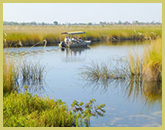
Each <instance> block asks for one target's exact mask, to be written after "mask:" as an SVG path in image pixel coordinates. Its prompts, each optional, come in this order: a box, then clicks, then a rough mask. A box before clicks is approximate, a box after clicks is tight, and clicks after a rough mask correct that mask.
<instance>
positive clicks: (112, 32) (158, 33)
mask: <svg viewBox="0 0 165 130" xmlns="http://www.w3.org/2000/svg"><path fill="white" fill-rule="evenodd" d="M67 31H85V32H86V33H87V35H86V39H88V40H92V42H98V41H106V42H120V41H123V40H152V39H157V38H158V37H162V26H160V25H148V26H146V25H115V26H113V25H108V26H100V25H97V26H88V25H80V26H73V25H68V26H66V25H61V26H3V43H4V47H11V46H12V47H16V46H33V45H40V46H43V45H44V44H45V40H46V41H47V45H58V43H59V41H60V33H61V32H67ZM64 37H65V36H64V35H63V36H62V40H63V39H64ZM81 37H82V38H83V39H85V35H82V36H81Z"/></svg>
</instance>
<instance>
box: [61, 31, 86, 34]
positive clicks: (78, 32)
mask: <svg viewBox="0 0 165 130" xmlns="http://www.w3.org/2000/svg"><path fill="white" fill-rule="evenodd" d="M61 34H70V35H75V34H85V32H83V31H74V32H62V33H61Z"/></svg>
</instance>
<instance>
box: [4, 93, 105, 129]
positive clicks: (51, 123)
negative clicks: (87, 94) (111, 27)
mask: <svg viewBox="0 0 165 130" xmlns="http://www.w3.org/2000/svg"><path fill="white" fill-rule="evenodd" d="M95 101H96V100H94V99H92V100H90V101H89V103H87V104H86V105H85V106H83V104H84V103H82V102H80V103H78V102H77V101H74V102H73V104H72V110H70V109H69V108H68V106H67V105H66V104H65V102H62V101H61V100H60V99H59V100H56V101H54V100H53V99H47V98H45V99H44V98H43V99H41V98H39V97H38V96H37V95H33V96H32V94H30V93H29V92H28V91H26V92H25V93H24V94H21V93H17V92H15V93H11V94H8V95H5V96H4V97H3V126H4V127H23V126H24V127H28V126H29V127H60V126H62V127H64V126H65V127H71V126H88V125H89V120H90V116H96V113H97V114H98V113H99V110H100V113H102V112H103V113H104V112H105V111H104V110H103V107H104V106H105V105H104V104H103V105H98V106H97V105H95V107H92V106H94V105H93V104H94V102H95ZM77 108H79V109H77ZM80 108H81V111H80ZM93 109H94V110H93ZM91 111H93V112H91ZM98 115H99V114H98ZM100 115H101V116H103V114H100ZM87 124H88V125H87Z"/></svg>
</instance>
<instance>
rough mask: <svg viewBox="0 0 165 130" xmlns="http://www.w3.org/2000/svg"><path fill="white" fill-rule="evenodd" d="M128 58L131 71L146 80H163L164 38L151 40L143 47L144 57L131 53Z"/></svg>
mask: <svg viewBox="0 0 165 130" xmlns="http://www.w3.org/2000/svg"><path fill="white" fill-rule="evenodd" d="M128 57H129V58H128V59H127V63H128V64H127V65H128V69H129V72H130V73H131V74H132V75H136V76H140V77H141V78H143V79H144V80H145V81H160V82H161V81H162V39H161V38H159V39H157V40H155V41H151V42H150V45H149V47H145V46H144V47H143V57H142V58H140V56H139V54H138V53H136V54H135V56H134V55H133V54H132V53H130V54H129V56H128Z"/></svg>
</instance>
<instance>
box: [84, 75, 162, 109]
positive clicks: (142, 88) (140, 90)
mask: <svg viewBox="0 0 165 130" xmlns="http://www.w3.org/2000/svg"><path fill="white" fill-rule="evenodd" d="M88 87H92V89H91V92H92V93H95V91H99V92H100V93H101V94H105V93H107V92H108V91H115V90H117V94H118V95H122V96H123V97H124V98H126V99H127V100H132V101H133V102H136V101H137V100H138V99H140V100H141V101H142V102H143V104H144V105H146V106H148V107H151V106H152V105H153V106H154V105H155V103H156V102H158V103H160V104H161V102H162V85H161V83H158V82H145V81H144V82H137V81H136V78H135V77H134V76H132V77H130V79H108V80H99V81H94V80H93V81H91V80H89V81H86V84H85V85H84V87H83V89H88Z"/></svg>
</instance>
